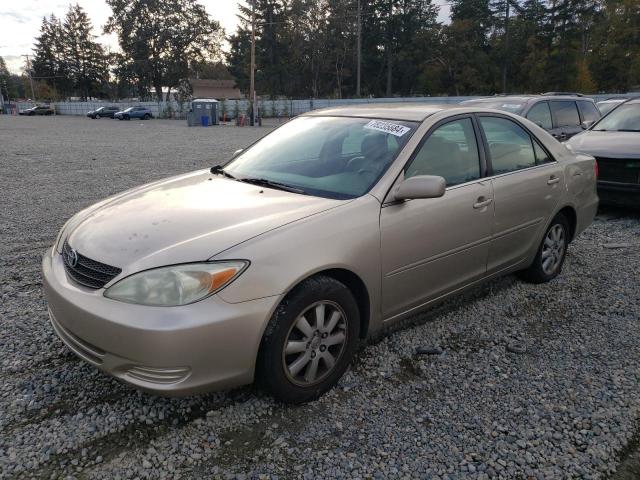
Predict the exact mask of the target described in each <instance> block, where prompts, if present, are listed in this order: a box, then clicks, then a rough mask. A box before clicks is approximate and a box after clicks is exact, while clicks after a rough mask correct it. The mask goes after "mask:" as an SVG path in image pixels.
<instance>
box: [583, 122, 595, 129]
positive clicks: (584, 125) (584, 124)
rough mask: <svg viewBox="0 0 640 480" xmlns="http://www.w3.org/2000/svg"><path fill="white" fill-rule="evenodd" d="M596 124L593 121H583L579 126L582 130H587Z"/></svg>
mask: <svg viewBox="0 0 640 480" xmlns="http://www.w3.org/2000/svg"><path fill="white" fill-rule="evenodd" d="M594 123H596V122H595V121H594V120H585V121H584V122H582V123H581V124H580V126H581V127H582V129H583V130H589V129H590V128H591V127H592V126H593V124H594Z"/></svg>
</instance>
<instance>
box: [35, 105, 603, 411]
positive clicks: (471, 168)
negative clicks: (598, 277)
mask: <svg viewBox="0 0 640 480" xmlns="http://www.w3.org/2000/svg"><path fill="white" fill-rule="evenodd" d="M236 153H237V155H236V156H235V157H234V158H233V159H232V160H231V161H230V162H228V163H227V164H226V165H225V166H224V167H214V168H212V169H211V170H201V171H196V172H193V173H189V174H186V175H180V176H177V177H173V178H170V179H167V180H162V181H159V182H155V183H152V184H149V185H145V186H142V187H139V188H136V189H133V190H130V191H127V192H124V193H121V194H119V195H115V196H113V197H111V198H108V199H106V200H104V201H102V202H100V203H98V204H96V205H93V206H91V207H89V208H87V209H86V210H84V211H82V212H80V213H78V214H76V215H75V216H73V217H72V218H71V219H70V220H69V221H68V222H67V224H66V225H65V226H64V227H63V228H62V230H61V232H60V234H59V236H58V239H57V240H56V243H55V245H54V246H53V248H52V249H51V250H50V251H49V252H47V254H46V255H45V257H44V259H43V270H44V280H45V282H44V283H45V291H46V295H47V298H48V301H49V312H50V318H51V322H52V324H53V327H54V328H55V330H56V332H57V333H58V335H59V336H60V337H61V338H62V340H63V341H64V342H65V343H66V344H67V345H68V346H69V348H71V349H72V350H73V351H74V352H75V353H76V354H77V355H78V356H80V357H81V358H83V359H84V360H86V361H87V362H89V363H91V364H93V365H95V366H96V367H98V368H100V369H102V370H104V371H106V372H109V373H110V374H112V375H114V376H115V377H117V378H119V379H121V380H123V381H125V382H127V383H129V384H131V385H134V386H136V387H139V388H142V389H144V390H148V391H151V392H155V393H162V394H171V395H178V394H191V393H194V392H201V391H208V390H212V389H221V388H229V387H233V386H237V385H242V384H247V383H251V382H252V381H253V380H254V379H256V378H257V379H259V380H260V381H261V382H262V383H263V384H264V385H265V386H266V387H267V388H268V389H269V390H270V391H271V392H272V393H273V394H274V395H275V396H276V397H277V398H278V399H281V400H283V401H287V402H303V401H308V400H311V399H314V398H317V397H318V396H319V395H321V394H322V393H323V392H325V391H326V390H328V389H329V388H331V386H332V385H334V384H335V383H336V382H337V381H338V379H339V378H340V376H341V375H342V374H343V373H344V371H345V370H346V368H347V367H348V365H349V363H350V361H351V358H352V356H353V354H354V351H355V349H356V347H357V345H358V343H359V340H360V339H365V338H367V337H370V336H372V335H374V334H375V333H376V332H380V331H381V329H382V328H383V327H384V326H387V325H389V324H392V323H393V322H396V321H398V320H400V319H401V318H404V317H406V316H409V315H411V314H413V313H415V312H417V311H418V310H420V309H423V308H425V307H428V306H429V305H432V304H434V303H435V302H438V301H440V300H442V299H444V298H446V297H448V296H450V295H453V294H455V293H458V292H460V291H461V290H462V289H464V288H465V287H470V286H473V285H477V284H478V283H479V282H482V281H485V280H487V279H490V278H493V277H496V276H498V275H504V274H507V273H510V272H521V274H522V276H523V277H524V278H525V279H527V280H529V281H532V282H545V281H549V280H551V279H553V278H554V277H555V276H556V275H558V274H559V273H560V271H561V269H562V265H563V262H564V259H565V255H566V252H567V247H568V245H569V243H570V242H571V240H572V239H573V238H575V236H576V235H578V234H579V233H580V232H582V231H583V230H584V229H585V228H586V227H587V226H588V225H589V224H590V223H591V221H592V219H593V217H594V215H595V212H596V209H597V206H598V198H597V195H596V176H595V161H594V159H593V157H591V156H588V155H580V154H573V153H571V152H570V151H569V150H567V148H565V146H563V145H562V144H560V143H559V142H557V141H556V140H554V139H553V137H551V135H549V134H548V133H547V132H545V131H544V130H543V129H541V128H539V127H537V126H536V125H534V124H533V123H531V122H529V121H527V120H526V119H523V118H521V117H518V116H515V115H512V114H509V113H505V112H499V111H495V110H486V109H481V108H478V107H461V106H426V105H406V104H404V105H368V106H358V107H338V108H330V109H325V110H319V111H315V112H312V113H308V114H306V115H303V116H301V117H298V118H296V119H294V120H292V121H290V122H289V123H287V124H285V125H283V126H282V127H280V128H278V129H277V130H275V131H274V132H272V133H271V134H269V135H267V136H266V137H264V138H263V139H261V140H260V141H258V142H256V143H255V144H254V145H252V146H250V147H249V148H248V149H246V150H244V151H241V152H239V153H238V152H236Z"/></svg>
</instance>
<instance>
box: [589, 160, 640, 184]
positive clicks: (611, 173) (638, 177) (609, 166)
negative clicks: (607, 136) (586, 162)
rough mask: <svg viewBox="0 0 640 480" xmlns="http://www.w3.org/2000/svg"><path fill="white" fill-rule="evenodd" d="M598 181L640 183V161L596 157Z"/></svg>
mask: <svg viewBox="0 0 640 480" xmlns="http://www.w3.org/2000/svg"><path fill="white" fill-rule="evenodd" d="M596 160H597V161H598V180H602V181H605V182H619V183H639V184H640V160H625V159H622V158H604V157H596Z"/></svg>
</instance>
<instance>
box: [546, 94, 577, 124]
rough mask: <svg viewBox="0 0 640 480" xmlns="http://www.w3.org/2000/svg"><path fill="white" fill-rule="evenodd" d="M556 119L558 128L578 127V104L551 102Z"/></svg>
mask: <svg viewBox="0 0 640 480" xmlns="http://www.w3.org/2000/svg"><path fill="white" fill-rule="evenodd" d="M549 103H550V104H551V105H550V106H551V112H552V113H553V116H554V118H555V122H556V127H576V126H578V125H580V115H578V107H577V106H576V102H574V101H572V100H554V101H552V102H549Z"/></svg>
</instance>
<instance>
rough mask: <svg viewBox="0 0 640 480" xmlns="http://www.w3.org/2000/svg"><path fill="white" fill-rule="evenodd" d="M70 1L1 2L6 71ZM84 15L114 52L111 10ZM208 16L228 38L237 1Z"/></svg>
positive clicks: (17, 66) (0, 41)
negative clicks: (108, 31) (45, 20)
mask: <svg viewBox="0 0 640 480" xmlns="http://www.w3.org/2000/svg"><path fill="white" fill-rule="evenodd" d="M71 2H72V0H67V1H62V0H0V56H1V57H3V58H4V59H5V61H6V63H7V67H8V68H9V70H10V71H12V72H14V73H20V71H21V70H22V68H23V66H24V62H25V59H24V58H23V57H22V55H27V54H32V53H33V52H32V50H33V43H34V39H35V37H36V36H37V35H38V32H39V31H40V24H41V23H42V17H43V16H47V17H48V16H49V15H51V14H52V13H53V14H54V15H56V16H57V17H63V16H64V14H65V12H66V11H67V9H68V7H69V3H71ZM73 3H78V4H80V6H81V7H82V8H83V9H84V10H85V11H86V12H87V14H88V15H89V18H90V19H91V21H92V22H93V26H94V34H95V35H96V36H97V37H98V41H100V42H101V43H103V44H104V45H105V46H107V47H108V48H110V49H111V50H117V48H118V44H117V40H116V39H115V37H114V36H113V35H104V34H103V33H102V25H104V23H105V22H106V20H107V18H108V17H109V14H110V13H111V9H110V8H109V7H108V6H107V4H106V3H105V2H104V0H74V1H73ZM200 3H201V4H203V5H204V6H205V8H206V9H207V12H209V14H210V15H211V16H212V17H213V18H214V19H216V20H218V21H219V22H220V23H221V24H222V26H223V27H224V29H225V30H226V32H227V34H230V33H232V32H233V31H234V30H235V29H236V26H237V18H236V13H237V10H238V2H237V1H236V0H200ZM436 3H442V4H443V5H445V6H443V7H441V9H440V20H441V21H444V20H445V19H447V18H448V17H449V9H448V7H447V6H446V3H445V2H444V0H442V1H440V0H436Z"/></svg>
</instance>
